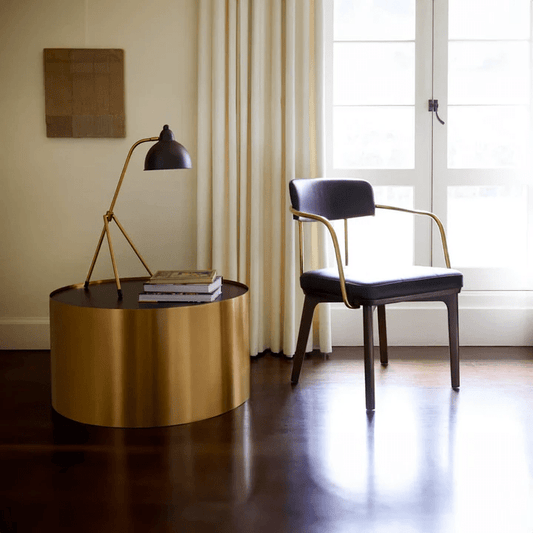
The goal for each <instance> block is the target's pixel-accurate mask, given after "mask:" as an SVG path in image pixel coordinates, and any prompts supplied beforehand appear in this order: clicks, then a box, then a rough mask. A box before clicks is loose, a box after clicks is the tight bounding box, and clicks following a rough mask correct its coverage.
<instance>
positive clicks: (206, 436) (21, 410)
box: [0, 348, 533, 533]
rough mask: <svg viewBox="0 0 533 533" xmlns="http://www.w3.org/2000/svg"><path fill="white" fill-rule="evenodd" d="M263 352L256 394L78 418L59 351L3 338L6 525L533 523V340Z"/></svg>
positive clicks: (1, 486) (511, 532)
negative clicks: (53, 373)
mask: <svg viewBox="0 0 533 533" xmlns="http://www.w3.org/2000/svg"><path fill="white" fill-rule="evenodd" d="M290 372H291V362H290V361H287V360H285V359H282V358H276V357H273V356H270V355H268V356H264V357H261V358H259V359H257V360H254V361H253V363H252V374H251V376H252V377H251V379H252V387H251V398H250V400H249V401H248V402H247V403H246V404H245V405H243V406H241V407H239V408H237V409H235V410H234V411H231V412H229V413H226V414H224V415H221V416H219V417H216V418H213V419H210V420H205V421H202V422H197V423H193V424H188V425H184V426H175V427H167V428H154V429H110V428H101V427H93V426H84V425H81V424H77V423H73V422H70V421H68V420H66V419H65V418H63V417H61V416H59V415H57V414H55V413H53V412H52V411H51V408H50V358H49V353H48V352H0V405H1V406H2V409H1V410H0V532H1V533H4V532H15V531H16V532H17V533H25V532H27V531H31V532H34V531H35V532H48V531H50V532H63V531H65V532H76V533H82V532H91V533H94V532H98V533H101V532H107V531H109V532H122V531H127V532H137V531H138V532H151V531H162V532H167V531H169V532H170V531H172V532H204V531H213V532H230V531H231V532H245V531H246V532H254V533H255V532H258V533H259V532H268V533H272V532H300V531H301V532H306V533H315V532H316V533H318V532H321V533H322V532H325V533H337V532H339V533H340V532H376V533H378V532H379V533H389V532H390V533H414V532H417V533H418V532H420V533H422V532H423V533H440V532H446V533H449V532H468V533H471V532H483V533H490V532H496V531H497V532H508V533H522V532H523V533H531V532H532V531H533V349H531V348H463V350H462V364H461V372H462V376H461V377H462V383H461V390H460V391H459V392H454V391H453V390H452V389H451V387H450V373H449V364H448V361H447V350H446V349H445V348H429V349H428V348H391V349H390V364H389V366H388V367H386V368H383V367H381V366H380V365H379V363H377V364H376V411H375V413H374V414H373V416H367V413H366V411H365V408H364V403H365V400H364V381H363V367H362V350H361V349H360V348H351V349H347V348H337V349H335V350H334V353H333V354H332V355H331V357H330V358H329V359H324V358H322V357H320V356H317V357H313V358H310V359H306V360H305V361H304V366H303V370H302V375H301V379H300V383H299V385H298V386H296V387H292V386H291V385H290V383H289V379H290Z"/></svg>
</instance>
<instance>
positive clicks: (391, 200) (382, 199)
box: [336, 186, 414, 267]
mask: <svg viewBox="0 0 533 533" xmlns="http://www.w3.org/2000/svg"><path fill="white" fill-rule="evenodd" d="M413 194H414V190H413V187H391V186H386V187H384V186H382V187H374V197H375V202H376V203H377V204H386V205H393V206H396V207H405V208H407V209H412V208H413ZM337 228H339V229H337ZM336 229H337V234H338V235H339V236H340V235H342V231H343V230H342V223H341V224H340V225H339V226H337V227H336ZM349 239H350V242H349V260H350V266H358V265H360V266H366V267H368V265H369V262H370V264H375V265H385V264H387V263H388V262H390V258H391V257H394V262H395V263H396V264H398V265H412V264H413V261H414V217H413V215H408V214H406V213H398V212H394V211H386V210H384V209H376V216H375V217H364V218H360V219H355V220H351V221H350V226H349Z"/></svg>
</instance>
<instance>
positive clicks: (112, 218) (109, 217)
mask: <svg viewBox="0 0 533 533" xmlns="http://www.w3.org/2000/svg"><path fill="white" fill-rule="evenodd" d="M111 221H115V223H116V225H117V226H118V228H119V229H120V231H121V232H122V235H124V237H125V238H126V240H127V241H128V243H129V245H130V246H131V248H132V249H133V251H134V252H135V254H136V255H137V257H138V258H139V260H140V261H141V263H142V264H143V266H144V268H146V270H147V272H148V274H150V276H151V275H152V271H151V270H150V268H149V267H148V265H147V264H146V261H145V260H144V259H143V257H142V256H141V254H140V252H139V250H137V248H136V247H135V245H134V244H133V242H132V240H131V239H130V238H129V236H128V234H127V233H126V230H125V229H124V227H123V226H122V224H121V223H120V222H119V221H118V219H117V217H116V216H115V215H114V213H111V212H109V211H108V212H107V213H106V214H105V215H104V227H103V229H102V233H101V234H100V239H99V240H98V244H97V245H96V251H95V253H94V257H93V260H92V263H91V267H90V268H89V273H88V274H87V278H86V280H85V284H84V288H85V289H88V288H89V281H90V279H91V276H92V273H93V270H94V265H95V264H96V259H97V258H98V254H99V253H100V249H101V247H102V242H103V240H104V235H105V236H107V243H108V245H109V253H110V255H111V263H112V265H113V273H114V275H115V282H116V284H117V293H118V299H119V300H122V287H121V285H120V277H119V275H118V268H117V262H116V260H115V252H114V250H113V242H112V240H111V230H110V227H109V223H110V222H111Z"/></svg>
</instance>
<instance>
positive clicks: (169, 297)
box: [139, 287, 222, 303]
mask: <svg viewBox="0 0 533 533" xmlns="http://www.w3.org/2000/svg"><path fill="white" fill-rule="evenodd" d="M221 294H222V287H219V288H218V289H216V290H215V291H214V292H212V293H208V294H201V293H184V292H141V293H140V294H139V302H145V303H158V302H205V303H208V302H214V301H215V300H216V299H217V298H218V297H219V296H220V295H221Z"/></svg>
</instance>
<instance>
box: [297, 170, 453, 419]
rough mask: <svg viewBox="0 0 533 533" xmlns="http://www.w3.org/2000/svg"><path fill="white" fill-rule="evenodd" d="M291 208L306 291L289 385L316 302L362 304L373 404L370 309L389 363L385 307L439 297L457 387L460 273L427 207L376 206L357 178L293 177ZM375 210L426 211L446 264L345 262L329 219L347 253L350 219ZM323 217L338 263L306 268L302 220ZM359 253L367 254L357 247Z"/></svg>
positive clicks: (366, 186)
mask: <svg viewBox="0 0 533 533" xmlns="http://www.w3.org/2000/svg"><path fill="white" fill-rule="evenodd" d="M289 192H290V199H291V204H292V205H291V212H292V214H293V218H294V219H295V220H297V221H298V226H299V238H300V286H301V288H302V289H303V292H304V294H305V300H304V306H303V311H302V317H301V321H300V331H299V334H298V341H297V346H296V353H295V355H294V361H293V368H292V377H291V381H292V383H293V384H296V383H298V379H299V376H300V371H301V368H302V363H303V360H304V356H305V348H306V345H307V340H308V337H309V330H310V328H311V322H312V320H313V313H314V310H315V307H316V306H317V305H318V304H319V303H324V302H343V303H344V304H345V305H346V307H348V308H350V309H358V308H361V307H362V308H363V334H364V368H365V395H366V408H367V410H368V411H373V410H374V408H375V391H374V339H373V311H374V308H376V307H377V309H378V331H379V346H380V360H381V364H382V365H387V364H388V350H387V329H386V315H385V306H386V305H388V304H393V303H398V302H410V301H419V302H420V301H441V302H444V303H445V304H446V306H447V308H448V331H449V343H450V366H451V381H452V387H453V388H454V389H456V390H457V389H458V388H459V320H458V295H459V292H460V291H461V288H462V286H463V275H462V274H461V272H459V271H457V270H452V269H451V268H450V259H449V255H448V249H447V244H446V235H445V232H444V227H443V226H442V223H441V222H440V220H439V219H438V218H437V217H436V216H435V215H434V214H433V213H429V212H427V211H416V210H411V209H404V208H399V207H392V206H385V205H376V204H375V203H374V192H373V189H372V186H371V185H370V184H369V183H368V182H366V181H363V180H356V179H296V180H292V181H291V182H290V183H289ZM376 208H377V209H390V210H394V211H402V212H407V213H414V214H420V215H426V216H429V217H431V218H432V219H433V220H434V221H435V222H436V224H437V226H438V228H439V230H440V235H441V240H442V246H443V250H444V257H445V260H446V265H447V268H437V267H424V266H408V267H405V266H399V267H395V266H394V265H393V264H387V265H384V266H383V267H380V268H379V269H368V270H364V271H363V270H360V269H355V268H353V267H349V266H344V264H343V260H342V256H341V251H340V248H339V243H338V239H337V235H336V232H335V230H334V228H333V226H332V224H331V222H330V221H332V220H340V219H344V220H345V224H344V228H345V231H344V233H345V235H344V237H345V247H346V256H347V246H348V244H347V243H348V235H347V233H348V224H347V220H348V219H350V218H354V217H365V216H373V215H374V214H375V210H376ZM314 221H318V222H321V223H322V224H324V225H325V226H326V228H327V229H328V231H329V234H330V236H331V239H332V241H333V247H334V250H335V256H336V262H337V266H336V267H335V268H323V269H319V270H311V271H307V272H305V271H304V263H303V224H304V223H307V222H314ZM361 253H362V254H365V253H367V252H366V251H365V250H361Z"/></svg>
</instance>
